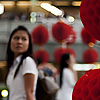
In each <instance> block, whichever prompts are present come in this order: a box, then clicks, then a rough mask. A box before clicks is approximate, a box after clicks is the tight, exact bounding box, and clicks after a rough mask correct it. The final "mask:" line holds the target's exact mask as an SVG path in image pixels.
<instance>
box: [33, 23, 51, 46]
mask: <svg viewBox="0 0 100 100" xmlns="http://www.w3.org/2000/svg"><path fill="white" fill-rule="evenodd" d="M32 39H33V42H34V43H35V44H37V45H44V44H45V43H46V42H47V41H48V39H49V34H48V30H47V28H46V27H45V26H43V25H38V26H37V27H35V28H34V29H33V31H32Z"/></svg>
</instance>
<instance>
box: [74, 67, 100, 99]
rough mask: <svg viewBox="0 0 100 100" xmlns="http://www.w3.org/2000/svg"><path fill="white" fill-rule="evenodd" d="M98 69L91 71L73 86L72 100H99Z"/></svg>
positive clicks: (99, 75) (99, 79)
mask: <svg viewBox="0 0 100 100" xmlns="http://www.w3.org/2000/svg"><path fill="white" fill-rule="evenodd" d="M99 85H100V69H92V70H90V71H88V72H87V73H86V74H84V75H83V76H82V77H81V78H80V79H79V80H78V81H77V82H76V84H75V86H74V89H73V93H72V100H100V87H99Z"/></svg>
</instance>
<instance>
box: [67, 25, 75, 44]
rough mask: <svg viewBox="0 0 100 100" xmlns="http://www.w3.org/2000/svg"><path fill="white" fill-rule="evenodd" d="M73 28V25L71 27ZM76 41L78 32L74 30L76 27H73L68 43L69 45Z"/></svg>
mask: <svg viewBox="0 0 100 100" xmlns="http://www.w3.org/2000/svg"><path fill="white" fill-rule="evenodd" d="M71 28H72V27H71ZM75 41H76V32H75V31H74V29H73V28H72V29H71V30H70V35H69V38H68V39H67V41H66V42H67V44H68V45H71V44H73V43H75Z"/></svg>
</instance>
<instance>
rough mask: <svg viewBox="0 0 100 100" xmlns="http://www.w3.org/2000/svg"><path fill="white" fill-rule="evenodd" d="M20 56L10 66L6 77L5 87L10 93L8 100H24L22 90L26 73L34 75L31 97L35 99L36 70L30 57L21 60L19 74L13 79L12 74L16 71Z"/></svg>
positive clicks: (23, 91)
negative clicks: (6, 86)
mask: <svg viewBox="0 0 100 100" xmlns="http://www.w3.org/2000/svg"><path fill="white" fill-rule="evenodd" d="M21 56H22V55H21ZM21 56H18V57H17V58H16V59H15V60H14V64H13V65H12V66H11V68H10V72H9V74H8V77H7V85H8V88H9V93H10V95H9V100H26V95H25V88H24V77H23V76H24V75H25V74H26V73H31V74H34V75H35V81H34V87H33V88H34V92H33V95H34V97H35V90H36V84H37V78H38V70H37V68H36V64H35V62H34V60H33V59H32V58H31V57H26V59H24V60H23V63H22V65H21V66H20V69H19V72H18V74H17V76H16V77H15V79H14V73H15V71H16V68H17V67H18V64H19V63H20V60H21Z"/></svg>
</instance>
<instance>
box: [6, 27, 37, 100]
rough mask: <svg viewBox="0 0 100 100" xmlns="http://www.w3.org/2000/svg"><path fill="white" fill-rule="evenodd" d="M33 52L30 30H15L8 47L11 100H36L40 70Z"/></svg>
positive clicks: (8, 77)
mask: <svg viewBox="0 0 100 100" xmlns="http://www.w3.org/2000/svg"><path fill="white" fill-rule="evenodd" d="M32 50H33V49H32V42H31V37H30V34H29V32H28V30H27V29H26V28H25V27H24V26H18V27H17V28H15V29H14V30H13V32H12V33H11V35H10V38H9V42H8V47H7V68H8V74H7V78H6V84H7V86H8V88H9V100H36V99H35V90H36V84H37V78H38V70H37V67H36V63H35V60H34V58H33V57H32V55H33V52H32Z"/></svg>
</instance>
